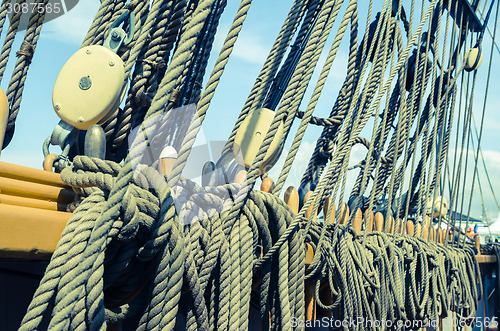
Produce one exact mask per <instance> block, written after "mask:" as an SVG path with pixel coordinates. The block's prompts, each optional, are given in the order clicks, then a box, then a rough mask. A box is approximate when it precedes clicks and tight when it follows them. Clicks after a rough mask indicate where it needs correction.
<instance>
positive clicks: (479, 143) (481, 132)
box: [463, 1, 500, 246]
mask: <svg viewBox="0 0 500 331" xmlns="http://www.w3.org/2000/svg"><path fill="white" fill-rule="evenodd" d="M499 9H500V1H499V2H497V10H496V14H495V30H494V31H493V40H495V37H496V34H497V23H498V10H499ZM492 63H493V45H491V53H490V64H489V66H488V76H487V80H486V90H485V92H484V102H483V111H482V114H481V126H480V127H479V138H478V141H477V149H478V151H477V154H479V148H480V146H481V138H482V137H483V125H484V114H485V113H486V101H487V99H488V89H489V87H490V77H491V67H492ZM476 171H477V158H476V160H475V162H474V174H473V176H472V189H471V193H470V198H469V210H468V211H467V222H466V224H465V226H466V227H467V226H468V224H469V216H470V207H471V202H472V195H473V193H474V181H475V179H476V176H475V173H476ZM463 246H465V238H464V242H463Z"/></svg>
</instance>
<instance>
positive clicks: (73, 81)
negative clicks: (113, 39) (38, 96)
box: [52, 45, 125, 130]
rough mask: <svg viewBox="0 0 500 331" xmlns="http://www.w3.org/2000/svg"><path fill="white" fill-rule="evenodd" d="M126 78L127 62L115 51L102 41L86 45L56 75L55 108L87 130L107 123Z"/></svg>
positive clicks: (121, 92) (117, 102) (116, 105)
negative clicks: (101, 42)
mask: <svg viewBox="0 0 500 331" xmlns="http://www.w3.org/2000/svg"><path fill="white" fill-rule="evenodd" d="M124 82H125V66H124V63H123V61H122V60H121V59H120V57H119V56H118V55H116V53H114V52H113V51H112V50H110V49H108V48H106V47H103V46H99V45H92V46H87V47H83V48H82V49H80V50H78V51H77V52H76V53H75V54H73V56H71V58H70V59H69V60H68V61H67V62H66V64H64V66H63V68H62V69H61V72H60V73H59V76H57V80H56V83H55V85H54V90H53V92H52V104H53V106H54V110H55V112H56V114H57V116H59V117H60V118H61V119H62V120H63V121H64V122H66V123H68V124H70V125H72V126H74V127H76V128H78V129H80V130H87V129H88V128H89V127H90V126H92V125H93V124H97V123H104V122H105V121H106V120H107V118H108V117H109V116H110V115H111V114H112V113H113V111H114V110H116V109H117V108H118V106H119V105H120V102H121V99H122V98H123V95H124V91H125V84H124Z"/></svg>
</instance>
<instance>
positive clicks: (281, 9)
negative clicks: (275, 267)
mask: <svg viewBox="0 0 500 331" xmlns="http://www.w3.org/2000/svg"><path fill="white" fill-rule="evenodd" d="M228 2H229V3H228V5H227V8H226V10H225V12H224V14H223V16H222V18H221V22H220V26H219V29H218V32H217V36H216V39H215V42H214V49H213V56H212V57H211V60H210V62H209V64H208V68H207V73H209V72H210V71H211V69H212V67H213V64H214V59H215V58H216V55H217V54H218V51H219V50H220V47H221V46H222V43H223V41H224V38H225V35H226V34H227V31H228V29H229V27H230V25H231V22H232V19H233V17H234V15H235V13H236V10H237V6H238V5H239V2H238V1H228ZM291 2H292V1H291V0H275V1H265V0H254V1H253V4H252V7H251V8H250V11H249V14H248V17H247V19H246V21H245V23H244V26H243V29H242V31H241V33H240V36H239V38H238V41H237V43H236V45H235V48H234V51H233V53H232V56H231V58H230V60H229V63H228V64H227V67H226V69H225V72H224V74H223V76H222V78H221V83H220V85H219V87H218V89H217V91H216V94H215V96H214V99H213V101H212V104H211V106H210V109H209V112H208V115H207V118H206V120H205V122H204V124H203V132H202V135H203V138H204V139H205V140H207V141H214V140H215V141H221V140H222V141H223V140H226V139H227V138H228V136H229V134H230V132H231V129H232V127H233V125H234V123H235V121H236V119H237V116H238V114H239V112H240V111H241V109H242V107H243V104H244V102H245V100H246V98H247V96H248V94H249V92H250V90H251V88H252V86H253V84H254V82H255V78H256V77H257V76H258V74H259V71H260V69H261V67H262V65H263V63H264V61H265V59H266V56H267V54H268V52H269V50H270V49H271V46H272V44H273V42H274V39H275V37H276V36H277V34H278V32H279V29H280V27H281V24H282V22H283V20H284V19H285V17H286V14H287V12H288V10H289V7H290V6H291ZM407 2H408V1H407ZM360 3H362V2H360ZM374 3H375V7H376V6H377V4H378V3H382V1H380V0H376V1H374ZM426 3H428V2H427V1H426ZM99 4H100V2H99V1H97V0H85V1H79V3H78V4H77V5H76V7H74V8H73V9H72V10H70V11H69V12H67V13H66V14H65V15H63V16H61V17H58V18H56V19H55V20H53V21H50V22H48V23H46V24H44V26H43V28H42V33H41V37H40V39H39V41H38V45H37V48H36V52H35V55H34V58H33V62H32V64H31V67H30V69H29V72H28V78H27V80H26V85H25V91H24V94H23V100H22V103H21V111H20V114H19V116H18V119H17V122H16V130H15V135H14V138H13V140H12V142H11V143H10V145H9V146H8V147H7V148H6V149H5V150H3V151H2V154H1V156H0V160H1V161H4V162H10V163H15V164H21V165H25V166H29V167H34V168H41V164H42V161H43V154H42V143H43V141H44V140H45V139H46V138H47V137H48V136H49V135H50V134H51V132H52V130H53V128H54V127H55V126H56V125H57V123H58V121H59V118H58V117H57V116H56V114H55V113H54V111H53V107H52V99H51V96H52V89H53V86H54V83H55V80H56V78H57V75H58V73H59V71H60V69H61V68H62V66H63V65H64V63H65V62H66V61H67V60H68V59H69V57H70V56H71V55H72V54H73V53H74V52H76V51H77V50H78V49H79V47H80V44H81V42H82V41H83V38H84V36H85V34H86V32H87V29H88V27H89V26H90V24H91V22H92V19H93V17H94V15H95V13H96V11H97V9H98V6H99ZM403 5H405V2H403ZM427 5H428V4H427ZM405 6H406V8H408V7H409V5H408V4H406V5H405ZM407 10H408V9H407ZM417 10H418V9H417ZM359 11H360V14H359V15H360V20H359V24H360V30H361V31H364V27H365V21H366V14H367V12H366V6H363V5H361V6H360V8H359ZM341 14H342V12H341ZM493 14H494V13H493ZM493 19H494V17H493V18H492V20H491V21H490V24H489V27H490V30H491V32H492V33H493V29H494V21H493ZM339 20H340V19H339ZM334 31H335V29H334ZM499 33H500V31H499ZM333 34H334V33H332V35H333ZM23 36H24V31H22V32H19V33H18V35H17V37H16V41H15V44H14V47H13V49H18V48H19V45H20V43H21V41H22V38H23ZM331 40H332V37H331V38H330V39H329V41H328V42H327V46H326V47H327V48H329V47H330V43H331ZM2 41H3V36H2ZM346 41H347V39H346V38H344V40H343V44H342V45H344V47H343V48H342V47H341V49H340V50H339V53H338V55H337V59H336V62H335V63H334V69H333V70H332V73H331V74H330V76H329V79H328V81H327V84H326V86H325V89H324V92H323V95H322V97H321V99H320V102H319V103H318V106H317V107H316V110H315V113H314V114H315V115H316V116H320V117H326V116H328V114H329V112H330V110H331V107H332V105H333V103H334V101H335V99H336V97H337V94H338V90H339V86H340V85H341V84H342V82H343V80H344V78H345V74H346V69H345V63H346V61H347V52H346V48H345V45H346ZM490 46H491V37H490V36H489V34H486V35H485V41H484V48H483V49H484V50H485V57H484V59H483V64H482V66H481V67H480V68H479V69H478V80H477V83H476V92H475V98H474V105H473V113H474V117H475V121H476V123H477V125H478V129H479V123H480V121H481V115H482V110H483V101H484V92H485V88H486V76H487V72H488V64H489V54H490ZM324 60H325V54H323V55H322V57H321V58H320V61H319V66H321V65H322V63H323V62H324ZM14 62H15V57H14V56H12V57H11V59H10V61H9V66H8V69H7V71H6V74H5V76H4V79H3V80H2V81H1V84H0V86H1V87H2V89H4V90H6V89H7V86H8V83H9V79H10V73H11V70H12V66H13V64H14ZM498 72H500V62H499V53H498V51H496V50H495V51H494V54H493V62H492V76H491V80H490V86H489V93H488V99H487V105H486V108H485V121H484V126H483V137H482V143H481V147H482V153H483V156H484V161H485V163H486V167H487V169H488V171H489V175H490V178H491V181H492V186H493V188H494V190H495V191H496V194H497V195H500V112H499V111H498V105H499V104H500V84H499V82H500V77H498ZM207 77H208V75H207ZM317 77H318V72H317V70H316V72H315V75H314V76H313V78H312V80H311V83H310V89H309V90H308V92H307V93H306V97H305V98H304V100H305V101H304V102H303V103H302V105H301V108H300V109H302V110H304V109H305V107H306V106H307V102H308V100H309V98H308V96H310V94H311V90H312V88H313V87H314V85H315V83H316V80H317ZM296 127H297V126H296V125H295V126H294V128H293V129H292V132H295V130H296ZM371 130H372V128H371V127H369V124H368V125H367V128H366V130H364V131H363V132H362V135H363V136H364V137H366V138H370V136H371ZM320 132H321V130H320V129H319V128H318V127H313V126H309V128H308V131H307V133H306V135H305V137H304V142H303V144H302V146H301V148H300V150H299V154H298V156H297V160H296V162H295V165H294V167H293V168H292V170H291V175H290V176H289V180H288V181H287V183H286V185H295V186H298V184H299V181H300V178H301V175H302V172H303V170H304V169H305V167H306V166H307V162H308V160H309V157H310V155H311V153H312V150H313V149H314V145H315V141H316V139H317V137H318V136H319V134H320ZM455 133H456V132H454V133H452V135H453V134H455ZM288 147H289V145H286V146H285V151H286V150H287V148H288ZM455 148H460V147H455V146H454V142H453V141H452V145H451V147H450V151H451V152H452V153H453V151H454V150H455ZM53 151H54V152H56V153H57V152H59V151H58V150H57V149H54V150H53ZM365 152H366V151H365V150H364V149H363V148H361V147H358V146H356V147H355V148H354V150H353V155H352V157H351V162H350V163H351V164H355V163H357V162H358V161H359V160H361V158H363V157H364V155H365ZM468 153H469V155H470V156H471V157H473V151H472V148H470V149H469V151H468ZM285 156H286V154H285ZM470 163H473V162H469V167H468V178H469V181H468V183H467V187H468V189H467V190H468V191H467V190H466V193H467V192H470V187H471V182H470V179H471V177H472V172H473V169H474V168H473V164H472V165H471V164H470ZM281 164H282V160H280V161H278V163H277V165H276V166H275V167H274V168H273V170H272V171H271V173H270V175H271V177H273V176H274V177H273V178H274V179H277V175H278V174H279V172H278V170H279V169H280V165H281ZM478 164H479V166H480V167H479V176H480V181H481V185H482V191H483V198H484V205H485V208H486V215H487V217H488V219H489V220H490V221H491V220H494V219H499V220H500V218H499V216H500V213H499V210H498V208H497V207H496V204H495V202H494V200H493V197H492V194H491V191H490V189H489V187H488V184H487V181H486V177H485V174H484V169H483V168H482V164H481V160H480V161H479V163H478ZM200 172H201V168H200ZM355 175H357V174H354V176H355ZM351 177H352V176H351ZM350 180H351V182H352V178H351V179H350ZM478 191H479V188H478V186H477V180H476V187H475V188H474V192H475V193H478ZM499 198H500V197H499ZM467 203H468V201H466V206H467ZM464 211H465V212H466V208H465V210H464ZM482 213H483V209H482V204H481V198H480V197H479V195H478V194H475V195H474V198H473V202H472V207H471V215H472V216H474V217H478V218H480V217H481V215H482Z"/></svg>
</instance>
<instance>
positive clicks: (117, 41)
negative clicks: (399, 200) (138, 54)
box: [104, 9, 135, 53]
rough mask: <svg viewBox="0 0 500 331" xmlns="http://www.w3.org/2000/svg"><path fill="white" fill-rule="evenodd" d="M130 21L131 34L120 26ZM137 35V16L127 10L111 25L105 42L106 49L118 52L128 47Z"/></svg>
mask: <svg viewBox="0 0 500 331" xmlns="http://www.w3.org/2000/svg"><path fill="white" fill-rule="evenodd" d="M126 19H128V20H129V32H128V34H127V32H125V31H124V30H123V29H122V28H120V27H119V26H120V25H121V24H122V23H124V22H125V20H126ZM134 33H135V14H134V12H133V11H130V10H128V9H127V10H125V11H124V12H123V14H121V15H120V17H118V18H117V19H116V20H115V21H114V22H113V23H111V25H110V26H109V30H108V36H107V37H106V40H105V41H104V47H106V48H109V49H110V50H112V51H113V52H115V53H116V52H118V49H119V48H120V47H122V46H126V45H128V44H129V43H130V42H131V41H132V39H133V38H134Z"/></svg>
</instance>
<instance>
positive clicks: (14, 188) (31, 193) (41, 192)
mask: <svg viewBox="0 0 500 331" xmlns="http://www.w3.org/2000/svg"><path fill="white" fill-rule="evenodd" d="M47 174H50V173H49V172H47ZM0 192H1V193H2V194H6V195H15V196H20V197H25V198H33V199H40V200H49V201H58V202H62V203H70V202H73V201H75V197H76V194H75V192H73V191H72V190H70V189H67V188H62V187H59V186H52V185H46V184H40V183H35V182H28V181H24V180H18V179H12V178H7V177H0Z"/></svg>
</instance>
